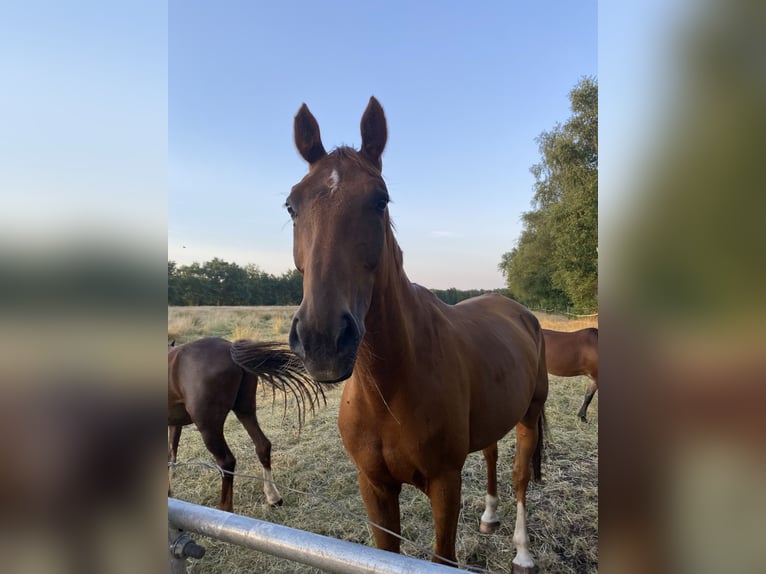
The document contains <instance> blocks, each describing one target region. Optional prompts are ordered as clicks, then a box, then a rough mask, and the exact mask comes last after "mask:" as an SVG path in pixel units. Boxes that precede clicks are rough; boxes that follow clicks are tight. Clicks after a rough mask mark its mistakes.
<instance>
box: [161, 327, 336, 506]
mask: <svg viewBox="0 0 766 574" xmlns="http://www.w3.org/2000/svg"><path fill="white" fill-rule="evenodd" d="M244 343H246V345H247V348H248V350H249V354H250V362H249V363H248V364H247V365H245V366H240V365H238V364H235V363H234V361H233V360H232V357H231V348H232V343H230V342H229V341H227V340H225V339H219V338H216V337H207V338H204V339H198V340H196V341H193V342H191V343H187V344H185V345H181V346H178V347H176V346H174V342H173V343H172V344H169V345H168V462H169V463H175V462H176V455H177V452H178V442H179V440H180V438H181V428H182V427H183V426H184V425H188V424H191V423H194V424H195V425H196V426H197V428H198V429H199V431H200V434H201V435H202V440H203V442H204V443H205V446H206V447H207V449H208V450H209V451H210V453H211V454H212V455H213V456H214V457H215V461H216V463H217V464H218V466H219V467H221V469H223V470H224V471H225V472H223V473H222V478H221V502H220V504H219V505H218V507H219V508H220V509H222V510H227V511H229V512H231V510H232V498H233V489H232V487H233V482H234V477H233V475H232V474H231V473H232V472H233V471H234V467H235V465H236V462H237V461H236V459H235V458H234V455H233V454H232V452H231V450H230V449H229V447H228V445H227V444H226V440H225V439H224V436H223V425H224V422H225V421H226V416H227V415H228V414H229V411H234V414H235V415H236V416H237V418H238V419H239V421H240V422H241V423H242V426H244V427H245V430H246V431H247V433H248V434H249V435H250V438H251V439H252V440H253V443H254V444H255V451H256V453H257V454H258V460H260V461H261V464H262V465H263V492H264V494H265V495H266V502H267V503H268V504H270V505H271V506H276V505H280V504H282V497H281V496H280V494H279V491H278V490H277V488H276V486H275V485H274V483H273V481H272V474H271V442H270V441H269V439H268V438H266V435H265V434H263V431H262V430H261V427H260V426H259V425H258V420H257V419H256V416H255V390H256V387H257V385H258V380H259V379H261V380H263V381H265V382H267V383H269V384H271V385H272V388H277V389H279V390H282V391H286V390H290V391H292V392H293V393H295V392H296V389H297V390H301V391H303V390H307V389H315V388H316V385H315V383H313V381H311V379H310V378H309V377H308V375H307V374H306V373H305V371H304V370H303V368H302V366H301V365H300V361H298V360H297V358H296V357H295V355H294V354H293V353H292V352H291V351H290V350H289V349H288V348H287V346H286V345H284V344H281V343H271V342H267V343H254V342H244ZM310 392H311V391H309V393H310ZM316 392H317V391H316V390H315V391H314V393H315V395H316ZM320 392H321V390H320ZM315 395H314V396H315ZM309 396H310V398H311V396H312V395H311V394H309ZM312 406H313V402H312ZM299 418H300V410H299ZM172 469H173V467H172V464H170V465H168V496H171V479H172Z"/></svg>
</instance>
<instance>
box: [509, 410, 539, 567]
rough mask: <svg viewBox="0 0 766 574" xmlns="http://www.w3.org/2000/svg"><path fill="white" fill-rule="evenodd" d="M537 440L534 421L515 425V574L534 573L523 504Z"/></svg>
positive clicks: (535, 422)
mask: <svg viewBox="0 0 766 574" xmlns="http://www.w3.org/2000/svg"><path fill="white" fill-rule="evenodd" d="M529 422H531V421H529ZM537 440H538V430H537V421H536V420H535V421H534V423H532V424H529V425H527V424H525V423H524V422H520V423H518V424H517V425H516V456H515V458H514V461H513V489H514V491H515V493H516V528H515V529H514V531H513V544H514V545H515V546H516V556H515V557H514V559H513V571H514V572H515V573H527V572H530V573H531V572H534V565H535V564H534V561H533V560H532V554H530V552H529V536H528V535H527V515H526V508H525V504H526V498H527V485H528V484H529V479H530V478H531V476H532V464H531V463H532V455H533V454H534V452H535V449H536V448H537Z"/></svg>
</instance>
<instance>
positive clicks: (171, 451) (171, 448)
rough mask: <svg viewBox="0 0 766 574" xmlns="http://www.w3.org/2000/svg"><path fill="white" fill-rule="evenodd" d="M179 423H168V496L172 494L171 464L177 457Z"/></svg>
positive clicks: (180, 427)
mask: <svg viewBox="0 0 766 574" xmlns="http://www.w3.org/2000/svg"><path fill="white" fill-rule="evenodd" d="M182 428H183V427H182V426H181V425H168V463H169V464H168V496H173V490H172V486H171V485H172V482H173V465H174V464H175V463H176V460H177V457H178V443H179V442H181V429H182Z"/></svg>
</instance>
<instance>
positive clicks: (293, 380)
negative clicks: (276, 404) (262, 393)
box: [231, 339, 327, 426]
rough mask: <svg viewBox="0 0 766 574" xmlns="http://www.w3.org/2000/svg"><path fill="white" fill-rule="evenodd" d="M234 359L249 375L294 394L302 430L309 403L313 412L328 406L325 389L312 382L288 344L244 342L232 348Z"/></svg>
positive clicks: (284, 391)
mask: <svg viewBox="0 0 766 574" xmlns="http://www.w3.org/2000/svg"><path fill="white" fill-rule="evenodd" d="M231 359H232V360H233V361H234V363H235V364H236V365H238V366H239V367H240V368H242V369H243V370H244V371H246V372H247V373H250V374H251V375H254V376H256V377H258V379H259V380H262V381H265V382H266V383H268V384H269V385H270V386H271V388H272V390H273V391H276V390H279V391H282V392H283V393H284V394H285V395H287V394H288V393H290V394H292V395H293V397H295V402H296V405H297V407H298V424H299V426H300V425H302V423H303V420H304V418H305V414H306V399H308V402H309V406H310V408H311V411H312V412H313V411H314V406H315V405H319V403H320V401H323V402H324V404H325V405H327V398H326V397H325V394H324V389H323V388H322V386H321V385H320V384H319V383H318V382H317V381H315V380H314V379H313V378H311V375H309V374H308V372H306V369H305V368H304V366H303V362H302V361H301V360H300V358H298V356H297V355H295V353H293V352H292V351H291V350H290V347H289V346H288V345H286V344H284V343H277V342H273V341H267V342H256V341H249V340H246V339H240V340H239V341H235V342H234V343H233V344H232V346H231ZM286 411H287V402H286V401H285V412H286Z"/></svg>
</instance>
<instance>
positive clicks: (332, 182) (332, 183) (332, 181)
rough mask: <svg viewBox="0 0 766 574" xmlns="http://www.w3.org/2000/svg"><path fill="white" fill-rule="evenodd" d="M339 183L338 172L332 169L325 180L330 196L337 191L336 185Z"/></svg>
mask: <svg viewBox="0 0 766 574" xmlns="http://www.w3.org/2000/svg"><path fill="white" fill-rule="evenodd" d="M339 183H340V176H339V175H338V170H335V169H333V170H332V173H331V174H330V177H328V178H327V185H328V186H329V188H330V195H332V194H333V193H335V192H336V191H338V184H339Z"/></svg>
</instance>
